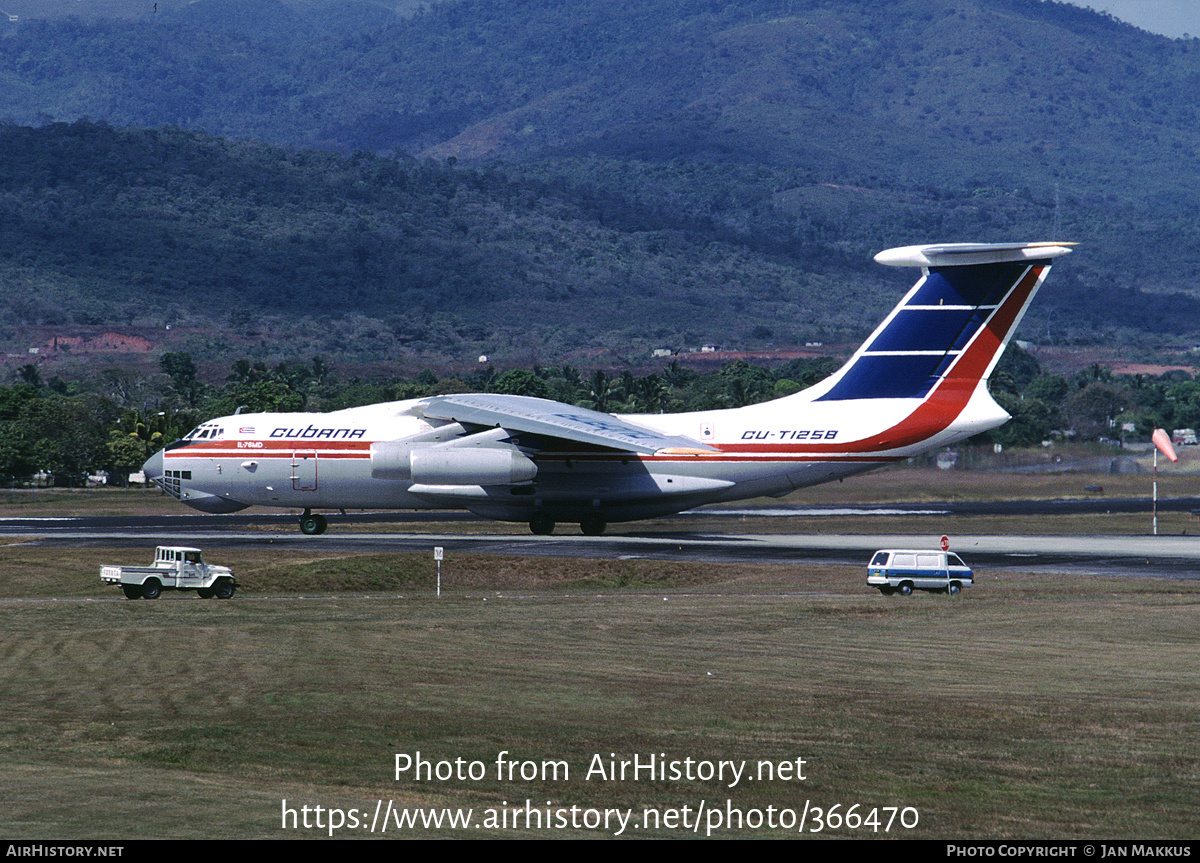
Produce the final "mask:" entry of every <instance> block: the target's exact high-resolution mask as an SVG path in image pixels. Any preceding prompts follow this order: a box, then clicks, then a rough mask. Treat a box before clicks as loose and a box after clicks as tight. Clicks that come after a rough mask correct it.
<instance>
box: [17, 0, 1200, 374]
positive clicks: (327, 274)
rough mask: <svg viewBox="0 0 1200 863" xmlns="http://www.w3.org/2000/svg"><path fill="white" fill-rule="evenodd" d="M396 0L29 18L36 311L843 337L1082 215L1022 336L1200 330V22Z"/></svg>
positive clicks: (964, 9)
mask: <svg viewBox="0 0 1200 863" xmlns="http://www.w3.org/2000/svg"><path fill="white" fill-rule="evenodd" d="M118 5H119V4H117V3H116V2H115V0H114V2H113V3H111V4H110V6H112V7H114V8H115V7H116V6H118ZM398 5H399V4H367V3H340V4H333V3H322V2H316V0H313V2H307V3H292V4H284V3H281V2H276V0H244V2H236V3H235V2H231V1H230V0H200V2H196V3H191V4H186V5H180V4H171V3H163V4H162V7H163V9H162V12H161V14H159V15H156V16H150V17H147V16H142V17H131V18H106V19H103V18H98V19H92V20H80V19H59V18H45V19H37V18H32V19H23V20H21V21H20V22H19V23H17V24H15V25H11V24H10V25H7V26H6V28H5V29H4V30H2V31H0V48H2V50H0V84H2V85H3V86H4V88H5V93H6V100H5V107H4V109H3V116H4V117H5V118H6V119H8V120H9V121H10V122H11V123H14V124H17V125H16V126H15V127H14V126H10V127H8V128H7V129H6V130H4V134H5V135H7V136H9V137H8V140H9V141H11V142H15V141H18V140H19V141H20V142H21V143H20V146H17V145H16V144H11V146H14V147H17V149H16V150H13V152H14V153H16V152H17V151H18V150H20V148H21V147H26V148H28V159H30V160H32V162H28V163H24V164H25V167H23V168H20V169H19V170H17V171H16V172H13V173H9V174H8V176H7V177H6V179H5V181H4V185H2V186H0V194H2V195H3V197H0V232H3V240H4V244H3V247H2V248H3V249H4V251H3V253H0V275H2V276H3V278H5V279H6V281H8V282H9V283H10V284H13V285H16V286H20V287H23V290H21V291H20V294H19V296H17V297H16V299H14V300H10V301H7V302H8V307H7V309H6V319H7V320H8V321H9V323H10V325H11V326H19V325H21V324H23V323H46V322H47V321H48V320H49V319H50V318H52V317H53V315H54V314H58V315H60V316H65V320H66V322H71V321H75V322H78V323H92V324H97V325H98V324H108V323H121V322H124V323H125V324H126V325H132V324H134V323H142V324H146V325H155V324H159V323H164V322H170V321H175V322H182V321H188V322H193V323H197V322H215V323H217V324H219V325H221V326H229V327H232V329H231V331H230V332H231V336H232V337H233V338H236V339H240V340H253V338H254V333H255V332H258V331H259V330H261V328H258V329H256V327H258V325H257V324H254V325H253V326H251V325H249V324H248V323H247V322H248V321H249V320H250V319H252V318H256V317H258V316H261V315H262V314H264V313H266V312H268V311H269V312H271V313H273V314H282V315H286V316H289V317H296V316H299V318H300V319H304V320H307V321H309V323H303V324H302V323H296V324H294V325H292V327H291V331H292V332H293V333H295V334H296V338H295V342H294V344H293V345H292V347H294V348H295V349H296V350H307V349H308V348H309V347H310V346H312V345H313V344H314V339H315V340H317V342H319V341H320V340H322V339H326V340H333V341H334V342H335V343H337V344H340V345H347V344H348V339H349V340H350V341H352V342H353V344H354V345H355V346H356V347H355V348H354V349H355V350H360V349H361V350H363V351H365V352H366V354H368V355H373V356H374V355H377V356H380V357H386V356H389V355H390V354H389V352H391V351H395V350H399V349H400V348H401V347H405V346H407V347H408V348H410V349H414V350H416V349H420V350H428V351H433V352H443V353H444V352H450V353H455V352H461V351H470V350H475V349H479V350H489V351H500V352H501V353H503V352H506V351H507V352H509V355H510V356H513V357H516V356H520V355H526V356H530V357H534V356H544V355H546V354H554V353H555V352H556V351H559V350H560V349H561V348H562V347H563V346H565V345H572V346H576V347H578V346H592V347H595V348H601V347H606V346H607V347H610V348H611V347H613V346H614V345H617V344H624V345H626V346H627V348H628V350H629V351H631V352H632V351H642V350H646V349H648V348H649V347H651V346H660V345H661V346H666V347H673V348H678V347H682V346H685V345H687V344H692V343H701V342H705V341H716V342H721V343H729V342H736V343H738V344H751V345H760V346H762V345H766V344H772V343H775V344H778V343H783V344H794V343H796V342H803V341H808V340H824V341H836V340H841V339H853V338H856V337H858V336H859V335H861V334H862V332H863V330H864V329H865V328H867V327H869V325H870V324H871V323H872V319H873V318H875V317H877V315H878V314H879V313H881V312H882V311H883V310H886V308H887V307H889V306H890V304H891V301H892V300H893V299H894V297H895V295H896V292H897V291H898V290H900V289H901V288H902V287H903V283H904V280H903V279H897V274H895V273H885V272H879V268H876V267H874V266H873V265H871V264H870V263H869V261H870V255H871V254H872V253H873V252H875V251H878V250H879V249H880V248H884V247H886V246H890V245H897V244H901V243H910V242H921V241H935V240H964V239H970V240H1006V239H1014V238H1018V239H1031V238H1034V239H1043V238H1054V239H1069V240H1076V241H1079V242H1080V243H1081V246H1080V250H1079V252H1078V253H1077V254H1076V255H1073V256H1072V257H1071V258H1070V259H1069V260H1068V262H1067V263H1066V264H1064V266H1063V267H1061V268H1060V269H1059V270H1058V271H1057V272H1056V274H1055V276H1054V279H1053V283H1052V284H1051V285H1050V286H1049V288H1048V290H1047V292H1046V293H1045V294H1044V295H1043V296H1042V297H1040V298H1039V300H1038V310H1039V314H1038V315H1036V316H1033V317H1031V320H1030V322H1029V323H1027V324H1026V328H1027V330H1036V333H1035V334H1033V335H1029V336H1028V337H1030V338H1036V339H1038V340H1041V341H1051V342H1056V343H1068V342H1107V343H1110V344H1111V343H1114V342H1116V343H1125V344H1129V345H1132V346H1134V347H1136V348H1137V349H1138V350H1140V351H1148V350H1163V349H1166V350H1170V349H1173V348H1175V347H1182V346H1187V345H1189V344H1190V342H1192V341H1193V340H1195V339H1197V337H1198V336H1200V307H1198V305H1197V300H1196V296H1197V293H1196V288H1195V283H1196V279H1195V276H1196V272H1197V269H1198V266H1200V265H1198V261H1197V255H1198V254H1200V252H1197V244H1196V243H1195V242H1193V241H1192V240H1191V238H1192V234H1193V232H1194V223H1195V215H1196V213H1197V211H1200V199H1198V198H1197V196H1198V194H1200V193H1198V192H1197V191H1196V190H1195V189H1193V188H1192V187H1191V185H1190V184H1187V183H1184V182H1180V180H1179V178H1180V177H1186V176H1189V175H1190V174H1192V173H1194V172H1195V171H1196V169H1197V168H1200V165H1198V164H1197V161H1198V159H1200V123H1198V122H1197V116H1196V115H1197V106H1196V104H1195V103H1194V100H1193V99H1192V98H1191V96H1190V94H1191V93H1193V92H1195V84H1196V82H1197V81H1198V80H1200V48H1198V47H1196V46H1197V44H1198V43H1195V42H1194V41H1192V40H1187V41H1184V40H1178V41H1171V40H1168V39H1164V38H1160V37H1155V36H1152V35H1150V34H1147V33H1144V32H1142V31H1139V30H1136V29H1135V28H1132V27H1129V26H1127V25H1123V24H1121V23H1119V22H1117V21H1115V20H1114V19H1112V18H1110V17H1107V16H1103V15H1099V14H1097V13H1094V12H1091V11H1090V10H1084V9H1080V8H1078V7H1074V6H1069V5H1067V4H1063V3H1056V2H1038V0H955V2H952V0H904V2H899V3H892V2H887V3H885V2H856V3H849V2H844V3H843V2H815V0H813V2H808V0H740V2H721V3H716V2H709V0H677V2H671V3H667V2H665V0H628V2H624V3H612V2H602V0H543V2H531V3H519V4H503V3H492V2H485V0H462V2H447V3H441V4H437V5H434V6H431V7H429V8H426V9H424V10H423V11H419V12H418V14H415V15H410V16H409V17H403V16H400V15H396V14H394V13H393V10H394V9H396V8H398ZM81 117H87V118H90V119H91V120H92V121H104V123H105V124H111V125H103V124H97V123H95V122H93V123H82V124H80V123H77V122H76V121H77V120H78V119H79V118H81ZM51 121H65V122H66V123H67V124H68V125H63V124H54V123H51ZM164 125H166V126H171V127H173V128H169V129H161V127H162V126H164ZM22 126H26V127H27V126H40V127H43V128H40V129H38V130H37V131H33V130H30V129H27V128H26V129H23V128H19V127H22ZM124 126H132V127H149V128H151V129H160V130H159V131H139V130H138V129H137V128H130V129H122V128H113V127H124ZM185 130H186V131H185ZM209 135H219V136H226V137H227V138H232V139H242V140H243V141H249V140H256V141H261V142H264V144H266V145H270V146H264V145H261V144H250V143H235V142H234V141H224V140H219V139H216V138H211V137H209ZM273 147H283V148H287V149H273ZM313 147H315V148H322V149H325V150H331V151H335V152H341V153H342V154H344V155H343V156H341V157H335V156H334V155H331V154H329V153H326V154H315V153H308V154H305V153H300V152H297V151H296V150H295V148H313ZM39 159H40V160H43V161H42V162H41V163H39V162H38V160H39ZM14 164H16V163H14ZM47 165H49V166H50V167H49V168H47ZM1147 251H1149V254H1147ZM1134 261H1136V265H1134V264H1133V263H1132V262H1134ZM8 293H9V294H10V296H11V292H8ZM281 298H282V302H281ZM848 298H849V300H850V301H849V302H848V301H847V300H848ZM61 309H65V310H66V311H65V312H63V311H55V310H61ZM353 315H358V316H359V318H355V319H354V321H353V322H352V323H348V321H349V318H348V316H353ZM363 319H365V320H363ZM331 320H334V321H337V322H338V324H337V325H336V326H335V325H334V324H332V323H330V321H331ZM371 331H374V332H375V334H376V335H375V337H374V339H373V340H372V339H371V338H367V337H365V336H363V335H362V334H363V333H366V332H371ZM364 339H365V342H364V344H363V345H360V344H359V343H360V342H363V340H364ZM371 341H375V342H379V343H380V344H382V345H384V346H382V347H380V346H378V345H371V344H368V343H369V342H371Z"/></svg>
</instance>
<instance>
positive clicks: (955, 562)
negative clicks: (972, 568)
mask: <svg viewBox="0 0 1200 863" xmlns="http://www.w3.org/2000/svg"><path fill="white" fill-rule="evenodd" d="M946 560H947V561H949V563H950V565H951V566H966V564H965V563H963V562H962V558H961V557H959V556H958V555H957V554H948V555H946Z"/></svg>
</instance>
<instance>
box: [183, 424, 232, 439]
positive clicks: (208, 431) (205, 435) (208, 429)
mask: <svg viewBox="0 0 1200 863" xmlns="http://www.w3.org/2000/svg"><path fill="white" fill-rule="evenodd" d="M223 431H224V429H222V428H221V427H220V426H196V428H194V429H192V430H191V431H190V432H188V433H187V434H185V435H184V436H183V439H184V440H210V439H212V438H219V437H221V434H222V432H223Z"/></svg>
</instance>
